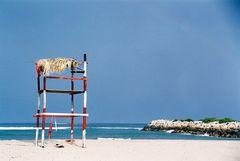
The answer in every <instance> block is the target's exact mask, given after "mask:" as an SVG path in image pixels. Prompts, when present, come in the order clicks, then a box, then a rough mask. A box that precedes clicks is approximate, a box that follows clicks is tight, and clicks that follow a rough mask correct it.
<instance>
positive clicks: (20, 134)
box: [0, 123, 240, 140]
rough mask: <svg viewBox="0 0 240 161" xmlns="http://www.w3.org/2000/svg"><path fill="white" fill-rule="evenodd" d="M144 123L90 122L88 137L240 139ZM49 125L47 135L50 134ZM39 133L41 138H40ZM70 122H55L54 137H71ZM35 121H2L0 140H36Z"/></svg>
mask: <svg viewBox="0 0 240 161" xmlns="http://www.w3.org/2000/svg"><path fill="white" fill-rule="evenodd" d="M81 127H82V126H81V124H75V130H74V138H75V139H81V137H82V134H81ZM143 127H144V124H126V123H124V124H122V123H90V124H88V125H87V138H88V139H99V140H102V139H106V140H109V139H110V140H111V139H113V140H115V139H116V140H122V139H129V140H130V139H173V140H174V139H178V140H180V139H181V140H182V139H183V140H240V138H237V139H230V138H220V137H209V136H197V135H189V134H176V133H169V132H152V131H142V130H141V129H142V128H143ZM48 129H49V128H48V126H47V127H46V130H45V136H46V137H47V134H48ZM40 134H41V132H40V133H39V138H40ZM69 138H70V124H69V123H57V124H56V126H55V125H54V123H53V130H52V139H69ZM34 139H35V123H0V140H34Z"/></svg>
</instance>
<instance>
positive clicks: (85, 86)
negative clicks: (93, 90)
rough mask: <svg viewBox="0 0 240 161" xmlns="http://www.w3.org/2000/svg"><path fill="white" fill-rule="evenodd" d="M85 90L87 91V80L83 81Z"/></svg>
mask: <svg viewBox="0 0 240 161" xmlns="http://www.w3.org/2000/svg"><path fill="white" fill-rule="evenodd" d="M83 90H84V91H87V81H86V80H84V81H83Z"/></svg>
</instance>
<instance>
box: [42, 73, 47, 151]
mask: <svg viewBox="0 0 240 161" xmlns="http://www.w3.org/2000/svg"><path fill="white" fill-rule="evenodd" d="M46 99H47V98H46V77H45V76H44V77H43V113H45V112H46V111H47V110H46ZM44 131H45V117H44V116H42V147H44Z"/></svg>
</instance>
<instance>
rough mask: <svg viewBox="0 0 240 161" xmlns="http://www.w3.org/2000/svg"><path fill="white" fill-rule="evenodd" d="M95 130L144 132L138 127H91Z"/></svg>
mask: <svg viewBox="0 0 240 161" xmlns="http://www.w3.org/2000/svg"><path fill="white" fill-rule="evenodd" d="M89 128H93V129H108V130H142V128H138V127H89Z"/></svg>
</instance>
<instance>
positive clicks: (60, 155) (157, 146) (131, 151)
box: [0, 140, 240, 161]
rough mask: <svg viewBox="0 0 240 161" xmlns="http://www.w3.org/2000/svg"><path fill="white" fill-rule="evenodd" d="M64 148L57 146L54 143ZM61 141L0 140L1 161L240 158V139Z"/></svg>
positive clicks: (238, 160)
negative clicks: (37, 143) (42, 143)
mask: <svg viewBox="0 0 240 161" xmlns="http://www.w3.org/2000/svg"><path fill="white" fill-rule="evenodd" d="M57 143H58V144H63V145H64V148H56V147H55V144H57ZM80 145H81V142H80V140H77V141H76V142H75V143H74V144H72V145H71V144H70V143H66V142H65V141H64V140H51V141H47V142H46V147H45V148H40V147H35V145H34V141H29V140H27V141H19V140H6V141H0V151H1V153H0V160H1V161H10V160H14V161H32V160H35V161H43V160H44V161H75V160H78V161H79V160H83V161H160V160H164V161H240V153H239V151H240V141H213V140H211V141H204V140H87V148H81V147H80Z"/></svg>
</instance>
